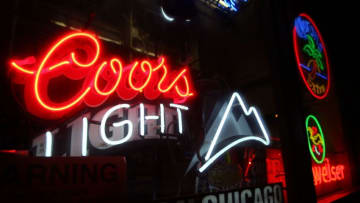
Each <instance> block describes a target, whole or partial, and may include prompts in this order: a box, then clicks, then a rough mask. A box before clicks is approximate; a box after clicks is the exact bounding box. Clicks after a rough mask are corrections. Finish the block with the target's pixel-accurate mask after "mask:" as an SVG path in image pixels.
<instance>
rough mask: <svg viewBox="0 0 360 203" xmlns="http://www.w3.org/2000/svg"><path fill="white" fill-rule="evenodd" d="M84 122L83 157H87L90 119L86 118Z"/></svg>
mask: <svg viewBox="0 0 360 203" xmlns="http://www.w3.org/2000/svg"><path fill="white" fill-rule="evenodd" d="M82 121H83V131H82V145H81V155H82V156H87V138H88V119H87V118H86V117H84V118H83V120H82Z"/></svg>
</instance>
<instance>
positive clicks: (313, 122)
mask: <svg viewBox="0 0 360 203" xmlns="http://www.w3.org/2000/svg"><path fill="white" fill-rule="evenodd" d="M305 127H306V134H307V140H308V144H309V150H310V154H311V156H312V158H313V159H314V161H315V162H316V163H318V164H321V163H322V162H323V161H324V159H325V139H324V134H323V132H322V129H321V125H320V123H319V121H318V120H317V118H316V117H315V116H313V115H309V116H308V117H307V118H306V121H305Z"/></svg>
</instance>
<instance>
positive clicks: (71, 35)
mask: <svg viewBox="0 0 360 203" xmlns="http://www.w3.org/2000/svg"><path fill="white" fill-rule="evenodd" d="M79 36H82V37H87V38H90V39H91V40H92V41H93V42H94V43H95V45H96V55H95V57H94V59H93V61H91V62H90V63H89V64H81V63H79V62H77V61H76V59H75V53H74V52H72V53H71V57H72V60H73V61H74V63H75V64H77V65H78V66H80V67H88V66H91V65H92V64H94V63H95V61H96V60H97V58H98V56H99V52H100V45H99V43H98V41H97V40H96V39H95V37H93V36H92V35H90V34H87V33H75V34H70V35H68V36H66V37H64V38H62V39H61V40H60V41H58V42H57V43H56V44H55V45H54V46H53V47H52V48H51V49H50V51H49V52H48V53H47V54H46V56H45V58H44V60H43V61H42V62H41V64H40V66H39V69H38V70H37V72H36V76H35V84H34V90H35V96H36V99H37V100H38V102H39V103H40V104H41V105H42V106H43V107H44V108H45V109H48V110H50V111H62V110H65V109H68V108H70V107H72V106H74V105H75V104H77V103H78V102H79V101H81V100H82V99H83V98H84V97H85V95H86V94H87V93H88V92H89V91H90V87H88V88H87V89H86V90H85V91H84V92H83V93H82V94H81V95H80V96H79V97H78V98H77V99H75V100H74V101H72V102H70V103H69V104H68V105H65V106H62V107H51V106H48V105H46V104H45V103H44V102H43V100H42V99H41V97H40V94H39V89H38V88H39V76H40V73H41V72H42V69H43V68H44V66H45V63H46V62H47V60H48V58H49V57H50V56H51V55H52V53H53V52H54V51H55V50H56V48H57V47H59V46H60V45H61V44H62V43H64V42H65V41H66V40H68V39H71V38H73V37H79Z"/></svg>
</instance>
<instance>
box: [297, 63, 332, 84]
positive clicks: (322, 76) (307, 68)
mask: <svg viewBox="0 0 360 203" xmlns="http://www.w3.org/2000/svg"><path fill="white" fill-rule="evenodd" d="M300 65H301V67H302V68H303V69H305V70H307V71H309V72H310V71H311V68H309V67H307V66H305V65H304V64H300ZM315 74H316V75H317V76H319V77H321V78H322V79H324V80H327V77H326V76H325V75H323V74H321V73H318V72H317V73H315Z"/></svg>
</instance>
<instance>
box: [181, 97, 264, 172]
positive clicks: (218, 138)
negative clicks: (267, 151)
mask: <svg viewBox="0 0 360 203" xmlns="http://www.w3.org/2000/svg"><path fill="white" fill-rule="evenodd" d="M239 105H240V108H239ZM235 108H237V109H240V112H239V111H238V113H237V115H236V113H235V112H234V110H236V109H235ZM254 128H255V130H254V131H255V132H254V131H253V130H252V129H254ZM250 140H254V141H258V142H261V143H263V144H264V145H269V144H270V140H269V135H268V132H267V130H266V129H265V126H264V123H263V121H262V119H261V117H260V116H259V113H258V112H257V110H256V108H255V107H252V106H251V107H249V108H247V107H246V105H245V102H244V100H243V99H242V98H241V97H240V95H239V94H238V93H237V92H234V93H233V94H232V96H231V99H230V101H229V103H228V104H226V102H225V103H224V104H223V105H222V107H221V109H220V111H219V113H218V115H217V116H216V118H215V120H214V121H213V122H212V124H211V126H210V128H209V129H208V130H207V132H206V135H205V139H204V143H203V145H202V146H201V148H200V153H199V154H200V156H201V157H203V155H204V154H205V152H206V151H207V152H206V155H205V158H204V160H205V162H204V163H202V165H201V167H200V168H199V169H198V170H199V171H200V172H203V171H204V170H205V169H206V168H208V167H209V166H210V165H211V164H212V163H213V162H214V161H215V160H216V159H217V158H219V157H220V156H221V155H222V154H224V153H225V152H226V151H228V150H229V149H231V148H232V147H234V146H236V145H238V144H240V143H242V142H245V141H250ZM224 143H226V144H225V145H224ZM216 145H218V147H217V148H220V149H217V150H216V152H214V148H215V146H216ZM219 146H220V147H219ZM197 162H199V160H198V157H197V156H196V155H195V156H194V157H193V159H192V161H191V162H190V165H189V167H188V170H187V171H189V170H190V169H191V168H192V167H193V166H194V165H195V164H196V163H197Z"/></svg>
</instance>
